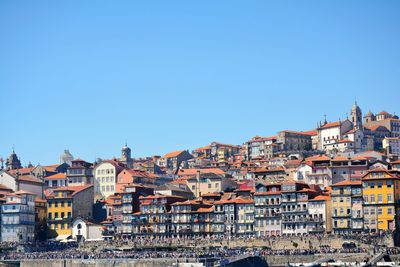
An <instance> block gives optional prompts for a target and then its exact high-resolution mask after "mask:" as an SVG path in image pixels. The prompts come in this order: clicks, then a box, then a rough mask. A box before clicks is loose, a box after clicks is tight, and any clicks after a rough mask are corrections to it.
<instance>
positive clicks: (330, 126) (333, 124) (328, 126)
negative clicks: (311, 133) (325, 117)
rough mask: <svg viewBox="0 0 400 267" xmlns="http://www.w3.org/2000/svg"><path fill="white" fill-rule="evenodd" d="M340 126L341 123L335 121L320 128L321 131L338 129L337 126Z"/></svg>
mask: <svg viewBox="0 0 400 267" xmlns="http://www.w3.org/2000/svg"><path fill="white" fill-rule="evenodd" d="M341 125H342V122H341V121H335V122H330V123H327V124H325V125H322V126H321V129H327V128H333V127H339V126H341Z"/></svg>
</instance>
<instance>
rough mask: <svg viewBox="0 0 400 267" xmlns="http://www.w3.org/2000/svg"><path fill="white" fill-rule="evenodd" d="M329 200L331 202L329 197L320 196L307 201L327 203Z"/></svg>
mask: <svg viewBox="0 0 400 267" xmlns="http://www.w3.org/2000/svg"><path fill="white" fill-rule="evenodd" d="M329 200H331V197H330V196H324V195H320V196H316V197H315V198H312V199H309V200H308V201H329Z"/></svg>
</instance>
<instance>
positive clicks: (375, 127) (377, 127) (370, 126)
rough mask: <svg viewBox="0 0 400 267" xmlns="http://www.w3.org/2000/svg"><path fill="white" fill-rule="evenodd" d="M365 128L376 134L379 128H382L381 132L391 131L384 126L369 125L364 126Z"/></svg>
mask: <svg viewBox="0 0 400 267" xmlns="http://www.w3.org/2000/svg"><path fill="white" fill-rule="evenodd" d="M364 128H367V129H369V130H371V131H373V132H375V131H376V130H378V129H379V128H381V129H380V130H382V131H387V132H388V131H389V130H388V128H386V127H385V126H383V125H368V126H364Z"/></svg>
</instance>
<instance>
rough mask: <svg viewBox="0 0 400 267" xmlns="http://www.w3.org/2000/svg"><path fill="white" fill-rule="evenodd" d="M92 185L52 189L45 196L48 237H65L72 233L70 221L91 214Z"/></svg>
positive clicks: (87, 216)
mask: <svg viewBox="0 0 400 267" xmlns="http://www.w3.org/2000/svg"><path fill="white" fill-rule="evenodd" d="M93 198H94V196H93V185H84V186H68V187H59V188H57V189H54V191H53V193H51V194H50V195H49V196H48V197H47V222H48V226H49V230H50V237H55V236H56V237H57V239H58V240H62V239H66V238H68V237H69V236H70V235H71V234H72V221H73V220H74V219H75V218H77V217H81V218H84V219H88V218H90V217H91V216H92V208H93Z"/></svg>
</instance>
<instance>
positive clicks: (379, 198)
mask: <svg viewBox="0 0 400 267" xmlns="http://www.w3.org/2000/svg"><path fill="white" fill-rule="evenodd" d="M378 203H382V194H378Z"/></svg>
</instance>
